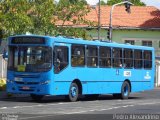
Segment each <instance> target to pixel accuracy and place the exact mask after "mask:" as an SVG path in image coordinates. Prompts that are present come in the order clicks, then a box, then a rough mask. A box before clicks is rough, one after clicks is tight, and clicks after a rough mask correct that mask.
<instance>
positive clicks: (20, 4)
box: [0, 0, 32, 37]
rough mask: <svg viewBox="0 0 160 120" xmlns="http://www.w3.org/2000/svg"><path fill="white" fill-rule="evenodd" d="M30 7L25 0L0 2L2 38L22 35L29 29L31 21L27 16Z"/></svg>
mask: <svg viewBox="0 0 160 120" xmlns="http://www.w3.org/2000/svg"><path fill="white" fill-rule="evenodd" d="M29 9H30V6H29V4H28V2H27V0H3V1H1V2H0V31H2V32H0V33H3V35H0V36H2V37H5V36H8V35H11V34H12V35H13V34H23V33H25V32H26V31H28V30H29V29H30V27H31V26H32V21H31V19H30V17H29V16H27V14H26V13H27V11H28V10H29Z"/></svg>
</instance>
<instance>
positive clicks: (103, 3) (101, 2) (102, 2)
mask: <svg viewBox="0 0 160 120" xmlns="http://www.w3.org/2000/svg"><path fill="white" fill-rule="evenodd" d="M100 4H101V5H107V3H106V2H104V1H100ZM97 5H99V2H98V3H97Z"/></svg>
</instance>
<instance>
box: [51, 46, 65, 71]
mask: <svg viewBox="0 0 160 120" xmlns="http://www.w3.org/2000/svg"><path fill="white" fill-rule="evenodd" d="M67 65H68V47H66V46H55V48H54V72H55V73H59V72H60V71H62V70H63V69H64V68H65V67H66V66H67Z"/></svg>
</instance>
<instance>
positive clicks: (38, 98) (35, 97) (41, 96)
mask: <svg viewBox="0 0 160 120" xmlns="http://www.w3.org/2000/svg"><path fill="white" fill-rule="evenodd" d="M30 96H31V98H32V99H33V100H34V101H41V100H42V98H43V97H44V96H43V95H36V94H30Z"/></svg>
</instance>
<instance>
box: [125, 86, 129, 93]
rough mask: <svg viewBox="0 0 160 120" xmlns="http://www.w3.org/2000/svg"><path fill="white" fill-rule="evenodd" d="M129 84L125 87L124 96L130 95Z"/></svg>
mask: <svg viewBox="0 0 160 120" xmlns="http://www.w3.org/2000/svg"><path fill="white" fill-rule="evenodd" d="M128 89H129V88H128V86H127V85H126V86H125V87H124V96H128Z"/></svg>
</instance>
